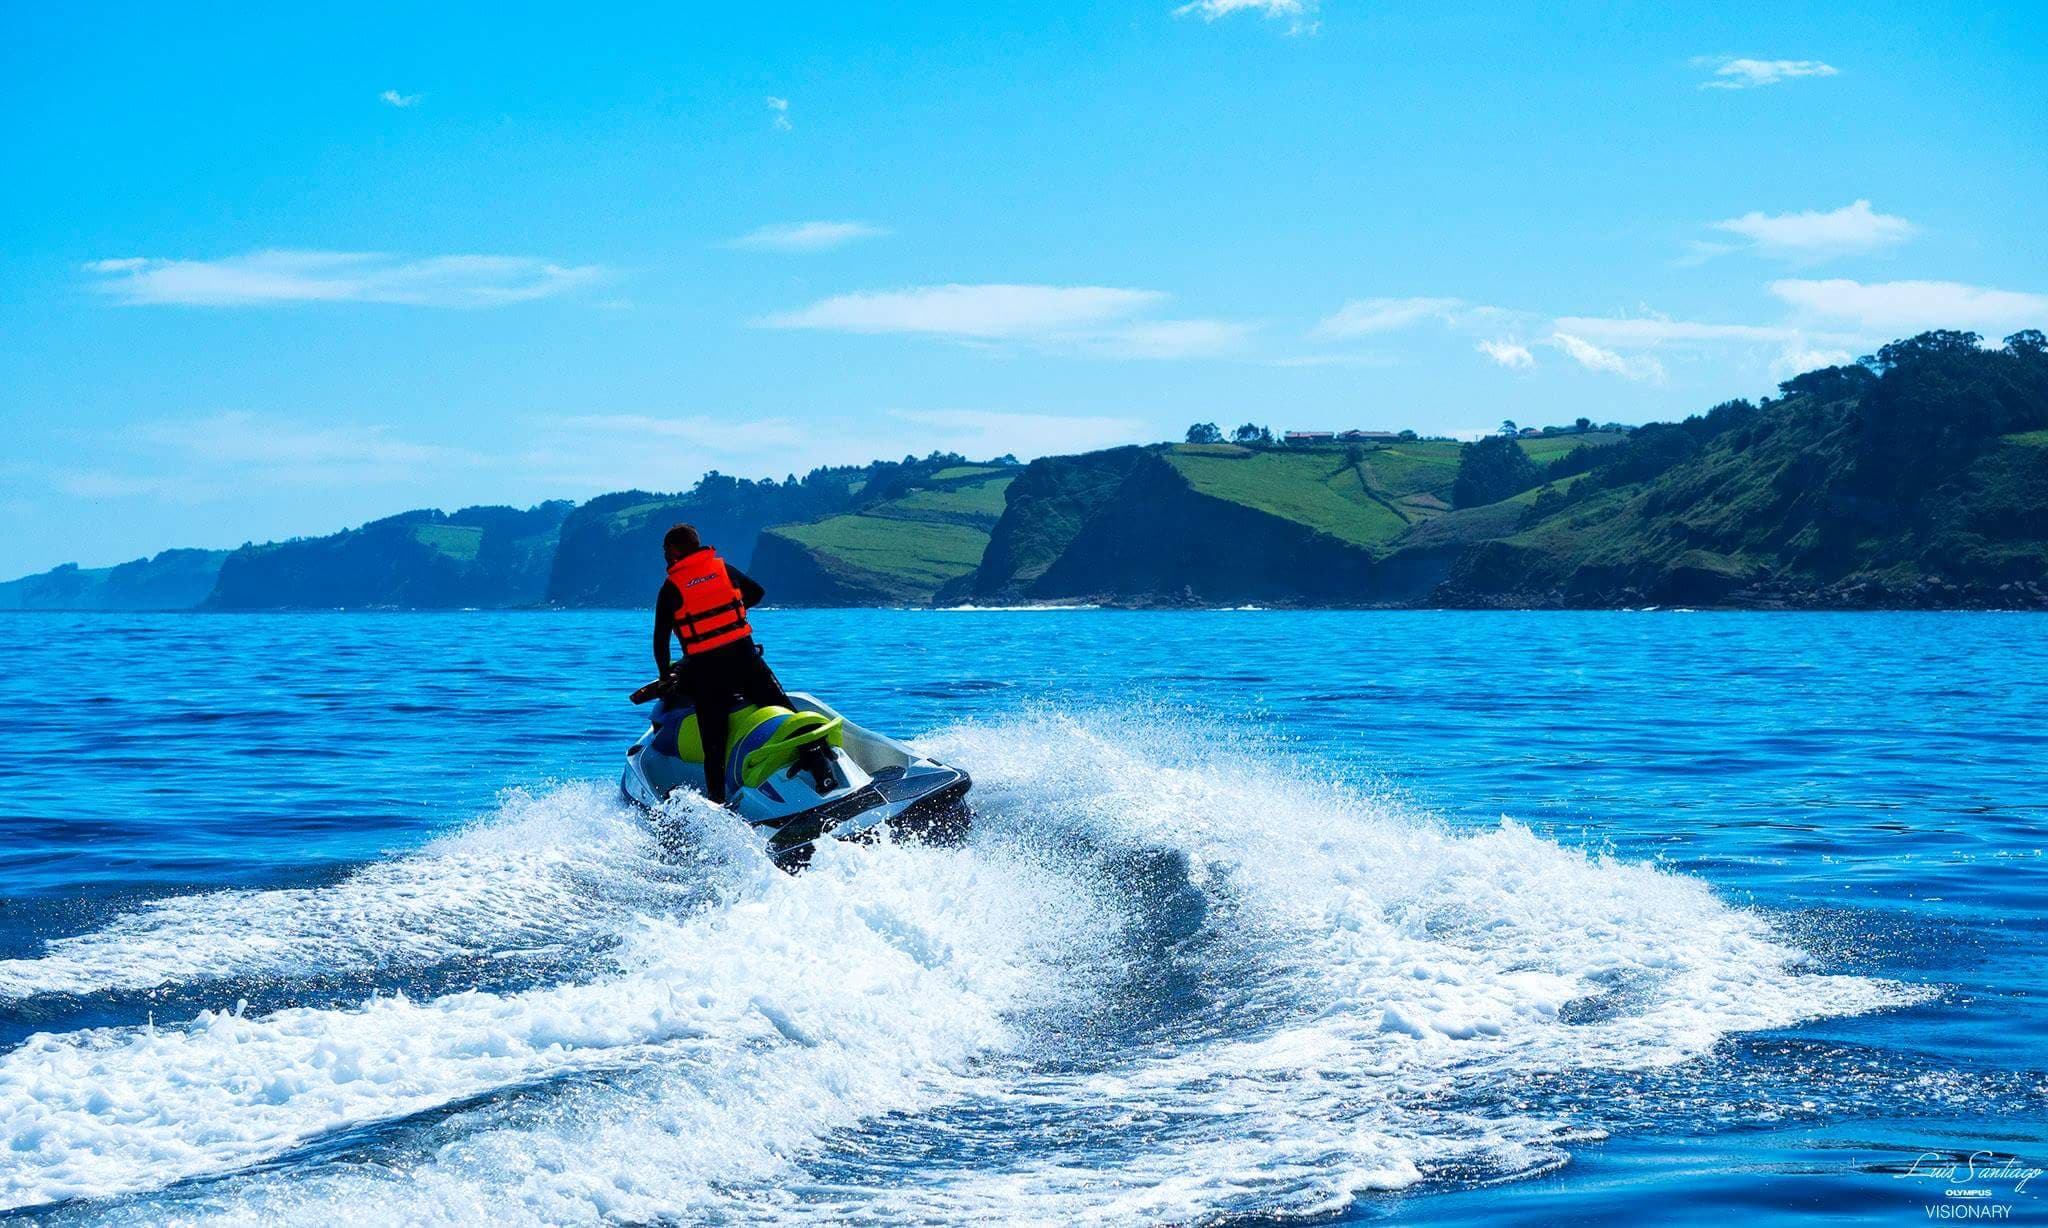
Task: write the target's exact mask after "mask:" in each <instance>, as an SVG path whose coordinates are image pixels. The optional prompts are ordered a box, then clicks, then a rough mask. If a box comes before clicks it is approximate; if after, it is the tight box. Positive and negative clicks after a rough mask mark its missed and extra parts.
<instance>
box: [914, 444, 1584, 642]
mask: <svg viewBox="0 0 2048 1228" xmlns="http://www.w3.org/2000/svg"><path fill="white" fill-rule="evenodd" d="M1619 438H1621V436H1620V435H1618V434H1607V435H1588V436H1568V437H1561V438H1557V439H1551V438H1544V439H1531V440H1528V441H1526V443H1528V444H1531V445H1539V446H1541V447H1543V448H1544V449H1545V450H1547V451H1548V452H1549V453H1550V454H1552V455H1563V454H1564V453H1566V452H1568V451H1570V450H1573V449H1576V448H1579V447H1583V446H1588V445H1593V446H1598V445H1600V444H1603V443H1606V442H1610V441H1612V440H1615V439H1619ZM1463 458H1464V450H1463V449H1462V447H1461V446H1460V445H1459V444H1457V443H1454V442H1451V441H1448V440H1403V441H1400V442H1393V443H1372V444H1341V443H1327V444H1310V445H1306V446H1303V445H1299V444H1297V445H1292V446H1285V447H1280V446H1274V445H1260V446H1243V445H1238V444H1168V445H1158V446H1154V447H1150V448H1119V449H1114V450H1111V451H1109V452H1100V453H1091V454H1088V455H1084V456H1073V457H1050V458H1046V459H1043V460H1038V461H1034V462H1032V464H1031V465H1030V466H1029V467H1028V468H1027V469H1026V470H1025V472H1024V475H1023V476H1022V477H1021V478H1019V479H1018V480H1017V482H1016V484H1015V485H1014V486H1013V487H1012V488H1011V490H1010V499H1009V505H1008V508H1007V510H1006V511H1005V513H1004V516H1003V518H1002V520H1001V521H999V522H998V524H997V526H996V528H995V531H994V534H993V537H992V539H991V541H990V543H989V548H988V552H987V556H986V557H985V559H984V560H983V563H982V565H981V568H980V570H979V571H978V572H977V574H976V575H975V577H974V579H973V580H972V581H971V582H969V583H967V584H964V585H959V586H955V587H954V588H952V589H948V590H947V591H946V592H945V593H944V594H942V595H941V597H942V599H948V598H963V597H970V596H971V598H972V599H973V600H975V601H981V602H990V601H1077V600H1101V601H1111V602H1126V603H1127V602H1141V603H1149V602H1170V603H1195V604H1230V603H1242V602H1259V603H1285V604H1331V605H1375V604H1399V603H1407V602H1413V601H1418V600H1420V599H1422V598H1423V597H1425V596H1426V595H1427V594H1428V592H1429V591H1430V590H1431V589H1432V588H1433V587H1434V586H1435V584H1436V583H1438V582H1439V581H1440V580H1441V579H1442V578H1443V577H1444V575H1445V574H1446V573H1447V571H1448V568H1449V566H1450V563H1451V559H1452V557H1453V556H1454V555H1455V553H1456V552H1457V550H1458V549H1459V548H1461V547H1462V546H1463V545H1465V544H1466V542H1467V538H1466V537H1465V536H1464V535H1461V534H1459V533H1456V532H1453V533H1439V532H1435V531H1434V529H1433V526H1435V525H1436V524H1438V523H1439V522H1443V521H1450V522H1455V521H1456V520H1457V517H1458V516H1459V515H1460V514H1459V513H1453V512H1451V510H1450V507H1451V494H1452V489H1453V487H1454V486H1455V484H1456V482H1457V478H1458V474H1459V469H1460V465H1461V464H1462V462H1463ZM1532 498H1533V495H1532ZM1525 510H1526V509H1525V508H1524V507H1516V508H1514V509H1512V510H1508V511H1505V512H1504V514H1500V515H1496V516H1495V517H1493V518H1492V519H1491V520H1490V521H1488V522H1487V523H1488V524H1489V525H1490V527H1491V529H1492V533H1494V534H1497V533H1499V532H1503V531H1507V530H1510V529H1512V527H1513V525H1514V524H1515V523H1517V522H1518V521H1519V520H1520V517H1521V515H1522V514H1523V512H1524V511H1525ZM1471 523H1473V521H1472V520H1471V518H1469V517H1468V518H1467V520H1466V524H1467V525H1468V526H1469V525H1470V524H1471Z"/></svg>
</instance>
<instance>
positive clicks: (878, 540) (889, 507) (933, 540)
mask: <svg viewBox="0 0 2048 1228" xmlns="http://www.w3.org/2000/svg"><path fill="white" fill-rule="evenodd" d="M1017 472H1018V467H1017V466H1016V465H1015V464H1014V463H999V464H987V465H968V464H955V463H936V464H934V463H919V464H917V465H914V466H905V467H902V468H899V469H898V470H897V471H896V472H894V473H892V474H890V475H889V476H888V478H887V480H886V481H878V482H876V483H875V484H874V485H873V486H872V487H870V488H869V490H868V491H865V492H863V495H864V497H863V498H862V500H861V501H860V504H859V506H858V507H857V508H856V509H855V510H852V511H848V512H844V513H841V514H840V515H836V516H828V517H825V518H824V519H822V520H815V521H809V522H805V523H799V524H785V525H778V526H776V527H774V528H771V529H769V530H767V531H766V532H764V533H762V534H761V538H760V541H759V543H758V544H757V546H756V547H755V550H756V554H755V567H754V571H753V574H754V578H755V579H757V580H759V581H760V582H761V584H762V586H763V587H764V588H766V589H767V590H768V600H770V601H772V602H774V603H776V604H778V605H928V604H931V603H932V602H933V601H934V600H935V599H937V598H938V596H939V594H940V593H942V592H945V593H950V592H952V591H954V590H956V589H958V588H959V587H960V586H961V585H963V584H965V583H967V582H969V581H971V579H972V578H973V576H974V575H975V572H976V569H977V568H978V567H979V566H980V565H981V564H982V561H983V559H984V557H985V556H986V554H987V551H988V546H989V530H990V529H991V528H992V527H993V526H994V525H995V523H996V521H997V519H998V518H999V517H1000V516H1001V515H1002V513H1003V508H1004V502H1005V495H1006V492H1007V491H1008V489H1009V488H1010V486H1011V485H1012V484H1013V483H1014V482H1015V481H1016V478H1017Z"/></svg>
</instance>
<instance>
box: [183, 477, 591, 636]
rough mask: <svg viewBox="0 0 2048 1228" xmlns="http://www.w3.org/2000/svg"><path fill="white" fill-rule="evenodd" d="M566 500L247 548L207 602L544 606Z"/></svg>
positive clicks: (390, 521) (408, 515)
mask: <svg viewBox="0 0 2048 1228" xmlns="http://www.w3.org/2000/svg"><path fill="white" fill-rule="evenodd" d="M569 508H570V505H569V504H568V503H566V502H555V503H543V504H541V505H539V506H538V507H534V508H529V509H526V510H524V511H522V510H520V509H517V508H510V507H468V508H463V509H462V510H461V511H458V512H455V513H453V514H448V513H444V512H439V511H434V510H432V509H427V510H422V511H415V512H404V513H401V514H399V515H397V516H389V517H386V518H385V519H383V520H373V521H371V522H370V523H368V524H366V525H363V526H362V527H361V528H358V529H349V530H346V531H344V532H341V533H335V534H331V535H329V536H326V537H309V538H300V539H297V540H294V541H285V542H270V543H266V544H264V545H248V546H243V547H242V548H241V549H240V550H237V551H235V552H234V553H233V554H231V555H229V556H228V558H227V560H226V561H225V562H224V563H222V565H221V568H220V577H219V579H218V581H217V582H216V583H215V585H214V587H213V591H212V593H211V595H210V596H208V597H207V598H206V605H207V606H208V607H209V608H212V609H219V610H267V609H336V608H363V607H372V608H380V607H381V608H399V609H462V608H469V607H477V608H492V607H506V606H525V605H534V604H537V603H538V602H539V601H540V600H541V598H542V597H543V595H544V594H545V592H546V585H547V577H548V571H549V568H550V567H551V566H552V564H553V562H554V557H555V542H556V534H557V531H558V530H559V529H560V527H561V523H562V518H563V517H564V516H566V515H567V514H568V512H569Z"/></svg>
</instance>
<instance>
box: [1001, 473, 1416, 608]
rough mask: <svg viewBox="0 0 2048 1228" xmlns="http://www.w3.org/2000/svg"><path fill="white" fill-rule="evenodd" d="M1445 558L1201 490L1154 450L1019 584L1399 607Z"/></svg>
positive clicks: (1121, 598)
mask: <svg viewBox="0 0 2048 1228" xmlns="http://www.w3.org/2000/svg"><path fill="white" fill-rule="evenodd" d="M1448 564H1449V559H1448V557H1446V556H1444V555H1442V554H1440V553H1437V552H1418V553H1414V554H1408V555H1403V554H1399V553H1398V552H1397V553H1395V554H1392V555H1387V556H1381V555H1379V554H1378V553H1377V552H1375V551H1373V550H1370V549H1367V548H1364V547H1361V546H1358V545H1355V544H1352V543H1349V542H1346V541H1343V540H1341V539H1339V538H1336V537H1333V536H1331V535H1329V534H1326V533H1322V532H1319V531H1317V530H1315V529H1312V528H1310V527H1309V526H1307V525H1304V524H1301V523H1299V522H1296V521H1293V520H1289V519H1287V518H1285V517H1282V516H1277V515H1274V514H1272V513H1270V512H1266V511H1262V510H1259V509H1257V508H1253V507H1249V506H1246V505H1245V504H1242V503H1234V502H1231V501H1229V500H1225V499H1220V498H1216V497H1212V496H1209V495H1205V494H1201V493H1198V492H1196V491H1195V490H1194V489H1192V488H1191V486H1190V485H1189V483H1188V481H1187V479H1186V477H1185V476H1184V475H1183V474H1181V473H1180V472H1179V471H1178V470H1176V469H1175V468H1174V467H1173V466H1171V465H1169V464H1167V463H1165V461H1164V460H1162V459H1161V458H1160V457H1159V456H1158V455H1156V454H1152V453H1148V454H1146V455H1144V456H1143V457H1142V458H1140V459H1139V461H1138V462H1137V463H1136V464H1135V465H1133V467H1132V469H1131V472H1130V473H1129V475H1128V476H1127V477H1126V478H1125V479H1124V481H1123V482H1122V483H1121V484H1120V485H1119V486H1118V488H1117V490H1116V493H1115V495H1114V497H1112V498H1111V499H1109V500H1107V501H1105V502H1103V503H1102V504H1101V505H1100V506H1099V507H1097V508H1096V510H1095V513H1094V514H1093V515H1092V516H1090V517H1089V518H1088V519H1087V521H1086V522H1085V523H1084V524H1082V525H1081V527H1080V529H1079V530H1078V531H1077V532H1076V533H1075V535H1074V537H1073V539H1072V541H1071V542H1070V543H1069V544H1068V546H1067V548H1066V549H1065V550H1064V551H1063V552H1061V554H1060V555H1059V557H1058V558H1057V559H1055V560H1054V561H1053V562H1052V564H1051V565H1050V566H1048V567H1047V568H1046V569H1045V571H1044V572H1043V573H1042V574H1041V575H1040V576H1039V577H1038V578H1037V579H1036V580H1034V581H1032V582H1031V583H1030V584H1029V585H1027V586H1025V588H1024V594H1025V595H1026V596H1028V597H1031V598H1033V599H1037V600H1097V601H1107V602H1114V603H1132V604H1172V603H1186V604H1195V605H1240V604H1260V605H1354V606H1355V605H1392V604H1402V603H1407V602H1413V601H1416V600H1419V599H1420V598H1421V597H1423V596H1424V595H1426V594H1427V593H1428V592H1429V590H1430V588H1431V587H1432V586H1433V585H1434V584H1435V583H1436V582H1437V581H1438V580H1439V579H1441V578H1442V576H1443V575H1444V573H1445V570H1446V569H1447V567H1448Z"/></svg>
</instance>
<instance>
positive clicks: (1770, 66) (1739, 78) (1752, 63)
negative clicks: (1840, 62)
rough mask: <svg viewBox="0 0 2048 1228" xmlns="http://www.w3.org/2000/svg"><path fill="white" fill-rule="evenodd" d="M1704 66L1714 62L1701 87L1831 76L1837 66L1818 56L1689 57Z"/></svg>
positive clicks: (1736, 86) (1749, 85)
mask: <svg viewBox="0 0 2048 1228" xmlns="http://www.w3.org/2000/svg"><path fill="white" fill-rule="evenodd" d="M1693 63H1694V64H1696V65H1700V66H1701V67H1705V66H1706V65H1709V64H1711V65H1713V66H1714V75H1713V76H1712V77H1711V78H1710V79H1708V80H1706V81H1702V82H1700V88H1701V89H1703V90H1747V89H1755V88H1756V87H1758V86H1762V85H1777V84H1778V83H1779V82H1781V81H1791V80H1794V79H1796V78H1799V77H1832V76H1835V75H1836V74H1837V73H1838V72H1839V71H1840V70H1839V69H1837V68H1836V67H1835V66H1834V65H1832V64H1824V63H1822V62H1821V61H1819V60H1750V59H1730V58H1726V57H1722V56H1703V57H1701V58H1699V59H1696V60H1694V61H1693Z"/></svg>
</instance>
